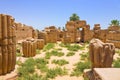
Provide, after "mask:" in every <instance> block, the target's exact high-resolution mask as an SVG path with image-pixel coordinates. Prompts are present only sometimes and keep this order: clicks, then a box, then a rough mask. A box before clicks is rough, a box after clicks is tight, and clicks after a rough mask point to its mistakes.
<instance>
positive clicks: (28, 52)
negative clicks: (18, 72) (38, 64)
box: [22, 40, 37, 57]
mask: <svg viewBox="0 0 120 80" xmlns="http://www.w3.org/2000/svg"><path fill="white" fill-rule="evenodd" d="M36 43H37V42H36V40H25V41H23V42H22V50H23V56H24V57H33V56H35V55H36Z"/></svg>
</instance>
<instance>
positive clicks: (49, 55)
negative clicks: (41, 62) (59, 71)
mask: <svg viewBox="0 0 120 80" xmlns="http://www.w3.org/2000/svg"><path fill="white" fill-rule="evenodd" d="M51 56H58V57H61V56H64V53H63V52H58V51H56V50H52V51H51V52H46V55H45V58H46V59H50V57H51Z"/></svg>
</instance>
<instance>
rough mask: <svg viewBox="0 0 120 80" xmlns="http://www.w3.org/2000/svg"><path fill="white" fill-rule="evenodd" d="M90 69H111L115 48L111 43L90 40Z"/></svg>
mask: <svg viewBox="0 0 120 80" xmlns="http://www.w3.org/2000/svg"><path fill="white" fill-rule="evenodd" d="M89 54H90V61H91V63H92V68H107V67H111V65H112V61H113V56H114V54H115V46H114V45H113V44H112V43H103V42H102V41H100V40H99V39H92V40H91V41H90V45H89Z"/></svg>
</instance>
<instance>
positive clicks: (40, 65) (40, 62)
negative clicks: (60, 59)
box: [35, 58, 48, 72]
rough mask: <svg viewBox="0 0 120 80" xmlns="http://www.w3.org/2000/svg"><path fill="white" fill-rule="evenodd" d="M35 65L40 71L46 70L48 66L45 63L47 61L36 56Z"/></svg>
mask: <svg viewBox="0 0 120 80" xmlns="http://www.w3.org/2000/svg"><path fill="white" fill-rule="evenodd" d="M35 62H36V66H37V68H38V69H40V71H41V72H47V70H48V67H47V66H46V64H48V61H47V60H45V59H43V58H37V59H35Z"/></svg>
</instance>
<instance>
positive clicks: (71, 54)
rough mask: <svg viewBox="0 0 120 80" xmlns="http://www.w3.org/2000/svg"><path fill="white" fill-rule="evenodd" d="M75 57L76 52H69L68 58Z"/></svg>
mask: <svg viewBox="0 0 120 80" xmlns="http://www.w3.org/2000/svg"><path fill="white" fill-rule="evenodd" d="M73 55H75V53H74V52H68V53H67V55H66V56H73Z"/></svg>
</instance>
